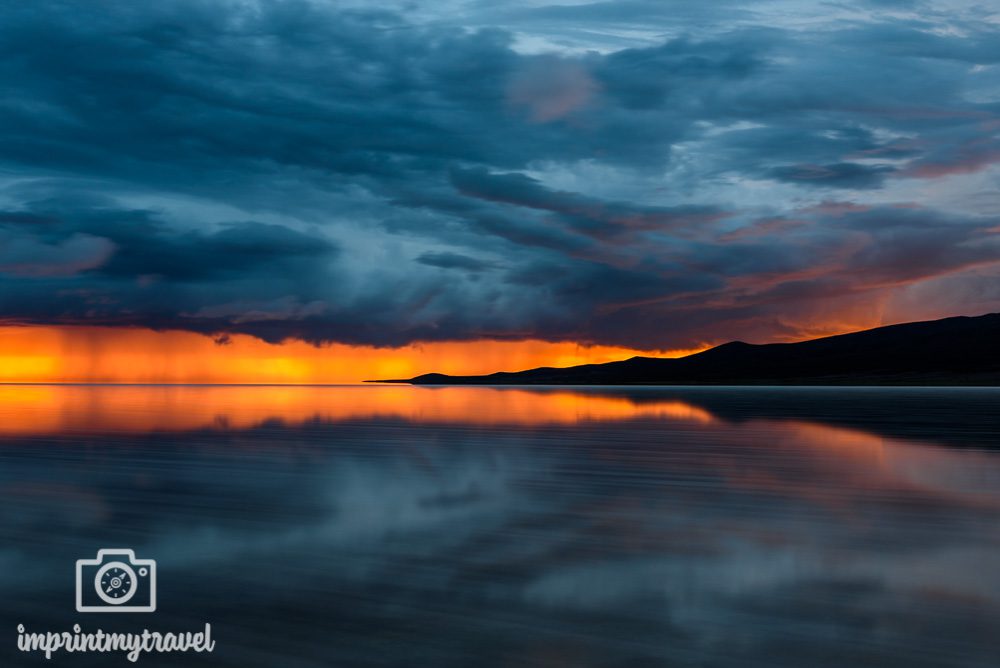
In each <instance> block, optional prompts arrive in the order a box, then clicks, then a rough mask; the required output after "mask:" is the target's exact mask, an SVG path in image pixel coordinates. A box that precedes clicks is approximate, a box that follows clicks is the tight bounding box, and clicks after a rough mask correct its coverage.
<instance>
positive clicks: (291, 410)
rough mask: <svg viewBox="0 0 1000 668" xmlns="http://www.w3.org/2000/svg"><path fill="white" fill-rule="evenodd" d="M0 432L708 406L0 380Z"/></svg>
mask: <svg viewBox="0 0 1000 668" xmlns="http://www.w3.org/2000/svg"><path fill="white" fill-rule="evenodd" d="M0 416H3V419H2V420H0V434H6V435H22V434H23V435H26V434H52V433H66V432H156V431H192V430H198V429H249V428H252V427H255V426H259V425H262V424H264V423H267V422H274V421H278V422H281V423H283V424H286V425H300V424H304V423H306V422H309V421H326V422H344V421H348V420H371V419H401V420H408V421H412V422H427V423H434V422H437V423H446V422H447V423H459V424H472V425H484V426H486V425H542V424H577V423H581V422H588V421H601V420H626V419H631V418H636V417H651V418H661V419H668V420H675V421H677V420H679V421H687V422H696V423H700V424H709V423H712V422H713V421H714V418H713V417H712V415H711V414H710V413H708V412H707V411H705V410H703V409H701V408H698V407H697V406H693V405H690V404H688V403H685V402H682V401H677V400H667V399H664V400H662V401H650V402H642V403H636V402H635V401H632V400H630V399H629V398H627V397H620V396H609V395H598V394H591V393H581V392H574V391H569V390H565V391H546V392H536V391H531V390H520V389H513V388H504V389H499V388H488V387H448V388H429V387H412V386H408V385H369V386H326V387H316V386H312V387H310V386H280V385H278V386H236V385H230V386H191V385H156V386H148V385H147V386H142V385H103V386H101V385H94V386H86V387H79V386H72V385H5V386H4V385H0Z"/></svg>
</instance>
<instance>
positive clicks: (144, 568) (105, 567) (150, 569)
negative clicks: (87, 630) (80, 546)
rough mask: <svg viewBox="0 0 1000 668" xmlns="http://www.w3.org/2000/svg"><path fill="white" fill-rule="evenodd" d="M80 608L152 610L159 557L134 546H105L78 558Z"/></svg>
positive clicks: (78, 604)
mask: <svg viewBox="0 0 1000 668" xmlns="http://www.w3.org/2000/svg"><path fill="white" fill-rule="evenodd" d="M76 609H77V612H153V611H155V610H156V561H155V560H154V559H136V558H135V552H133V551H132V550H114V549H104V550H98V551H97V558H96V559H78V560H77V562H76Z"/></svg>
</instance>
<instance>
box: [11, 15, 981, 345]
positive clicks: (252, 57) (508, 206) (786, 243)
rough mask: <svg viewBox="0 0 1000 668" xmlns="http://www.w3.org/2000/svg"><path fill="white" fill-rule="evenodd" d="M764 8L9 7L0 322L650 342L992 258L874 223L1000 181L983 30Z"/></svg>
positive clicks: (945, 217)
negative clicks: (950, 192)
mask: <svg viewBox="0 0 1000 668" xmlns="http://www.w3.org/2000/svg"><path fill="white" fill-rule="evenodd" d="M890 5H891V6H890ZM776 7H777V5H775V6H774V7H772V6H771V5H769V3H761V4H760V5H758V6H755V7H754V8H753V10H749V9H747V7H746V4H745V3H729V2H720V3H704V2H682V3H670V5H669V7H668V6H667V4H665V3H659V2H643V1H629V2H621V3H618V2H616V3H591V4H585V5H575V6H573V7H562V6H549V7H545V6H538V5H535V6H530V7H529V6H521V7H516V6H507V7H503V8H492V9H491V8H487V7H482V6H478V5H470V6H464V8H465V10H467V11H466V14H463V15H462V16H463V17H464V18H462V19H461V20H458V19H454V18H451V15H450V14H448V13H447V12H444V11H443V9H442V14H441V16H445V15H446V14H447V15H448V18H443V19H442V18H434V17H431V18H426V17H422V16H421V15H420V14H419V11H420V10H419V8H411V10H408V11H407V12H406V13H397V12H395V11H392V10H388V9H387V10H367V9H348V8H339V7H337V6H335V5H331V4H326V3H314V2H308V1H306V0H293V1H288V2H277V1H271V0H261V1H260V2H254V3H237V2H205V1H202V0H185V1H183V2H176V3H168V4H155V5H141V4H135V3H129V2H104V3H100V4H96V5H95V4H92V3H86V2H73V1H69V0H67V1H65V2H50V3H44V4H34V3H33V4H23V5H18V4H8V5H6V6H4V8H3V9H2V10H0V56H2V58H0V77H2V80H3V81H4V84H5V98H4V101H3V103H0V317H2V318H3V319H4V320H5V321H8V322H35V323H91V324H112V325H113V324H126V325H133V326H150V327H157V328H182V329H189V330H193V331H199V332H206V333H212V334H217V335H220V336H224V335H225V334H226V333H236V332H245V333H250V334H254V335H257V336H260V337H263V338H265V339H267V340H282V339H287V338H302V339H305V340H308V341H312V342H323V341H333V340H337V341H345V342H353V343H371V344H377V345H397V344H402V343H406V342H408V341H413V340H429V339H436V340H441V339H445V340H447V339H465V338H476V337H480V336H495V337H513V338H519V337H526V336H530V337H535V338H548V339H575V340H580V341H584V342H588V341H592V342H602V343H616V344H624V345H634V346H644V347H657V348H665V347H672V346H686V345H691V344H693V343H699V342H702V341H705V340H718V339H720V338H732V337H734V335H735V336H742V337H744V338H748V337H750V336H759V337H761V338H770V337H772V336H786V335H788V336H790V335H794V334H796V333H801V329H802V328H801V327H798V326H797V325H796V324H795V323H796V322H798V321H799V320H800V319H802V318H805V319H807V320H808V319H809V317H811V316H810V314H811V313H812V312H813V311H814V310H815V309H816V308H817V306H816V301H817V299H820V298H822V299H825V300H827V301H828V307H829V309H830V310H831V311H832V310H833V309H835V308H843V309H845V310H847V311H850V309H851V308H853V307H854V306H855V305H856V300H862V299H868V300H870V299H872V295H873V294H874V293H877V292H878V291H884V290H891V289H893V287H894V286H895V287H898V286H905V285H909V284H916V283H919V282H920V281H923V280H937V279H938V278H940V277H941V276H943V275H948V274H949V273H953V272H961V271H964V270H966V269H968V268H969V267H976V266H981V265H983V264H988V263H989V262H990V261H991V260H996V259H998V248H997V245H996V234H995V232H990V231H989V230H992V229H995V227H996V225H997V222H996V221H995V220H993V219H990V218H989V217H988V215H986V214H987V213H989V212H988V211H986V210H984V211H982V212H977V211H974V210H970V209H969V208H967V207H966V208H962V209H961V210H951V209H949V207H952V206H953V204H952V203H951V202H950V201H949V200H948V199H947V198H945V197H943V196H942V194H941V193H943V192H944V191H942V190H941V189H935V190H928V191H926V192H927V193H928V194H927V196H926V198H925V199H922V200H921V201H919V202H917V203H914V204H910V206H913V207H916V208H911V209H901V208H899V207H897V206H894V204H895V203H898V202H909V201H911V200H912V199H913V195H912V188H913V187H914V186H913V184H920V183H926V182H928V181H931V180H933V179H937V178H948V179H952V180H951V181H949V183H953V184H954V183H958V184H959V185H958V186H954V187H959V186H961V187H963V188H966V190H968V189H970V188H971V189H974V188H976V187H977V186H976V185H975V184H973V183H972V182H968V183H967V184H966V185H962V184H965V183H966V182H964V181H961V179H964V178H969V179H972V178H980V177H984V175H985V174H989V173H991V172H990V170H991V169H992V168H993V166H994V165H995V163H997V162H1000V150H998V148H997V139H996V137H997V128H998V127H1000V120H998V118H1000V117H998V110H1000V106H998V105H1000V97H998V91H1000V75H998V74H997V73H996V72H995V71H994V70H993V69H992V68H994V67H996V65H995V63H998V62H1000V52H998V51H997V49H996V45H997V44H1000V33H998V30H997V27H996V24H995V23H991V22H990V21H986V20H981V19H980V20H975V16H976V15H975V13H974V12H972V13H967V12H965V13H963V11H962V10H961V8H960V7H956V8H954V11H950V10H949V7H947V6H945V5H942V4H934V3H924V5H922V6H921V7H922V10H921V12H922V15H921V16H919V17H918V16H915V15H912V14H908V13H907V12H908V11H909V9H912V7H913V5H912V3H904V2H894V3H887V2H859V3H857V4H853V5H850V4H842V5H838V6H837V7H838V11H842V12H847V13H848V14H849V15H850V16H852V17H855V18H851V19H848V18H844V19H843V20H838V19H836V18H834V19H827V18H825V17H822V16H812V17H810V16H805V15H804V18H805V19H810V20H802V21H800V20H799V18H801V17H798V16H793V15H787V16H786V14H784V13H782V12H781V11H778V10H776V9H775V8H776ZM890 9H891V10H892V11H886V12H883V10H890ZM803 11H805V10H803ZM970 11H971V10H970ZM850 12H855V13H856V14H850ZM456 15H457V14H456ZM845 16H847V15H845ZM858 16H860V17H862V18H857V17H858ZM640 33H642V34H641V36H639V37H637V36H636V35H639V34H640ZM588 39H589V40H593V42H592V44H590V46H588V42H587V40H588ZM526 44H527V45H528V46H525V45H526ZM955 179H958V180H959V181H955ZM834 193H835V195H834ZM834 197H836V200H837V202H839V203H838V204H836V206H834V205H832V204H829V202H830V201H832V199H833V198H834ZM957 199H961V200H962V202H963V206H964V203H971V202H973V201H975V198H972V197H957ZM955 289H956V294H964V291H962V290H960V289H958V288H955Z"/></svg>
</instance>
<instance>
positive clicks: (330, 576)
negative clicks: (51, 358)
mask: <svg viewBox="0 0 1000 668" xmlns="http://www.w3.org/2000/svg"><path fill="white" fill-rule="evenodd" d="M998 408H1000V391H996V390H990V389H975V390H955V389H893V390H888V389H845V388H836V389H833V388H831V389H803V388H787V389H780V388H752V389H737V388H730V389H726V388H721V389H720V388H670V389H664V388H638V389H636V388H631V389H629V388H621V389H614V388H610V389H605V388H602V389H600V390H571V389H545V388H540V389H534V390H527V389H519V388H499V389H498V388H419V387H378V386H371V387H291V388H290V387H215V388H213V387H156V386H153V387H88V386H74V387H53V386H7V387H0V501H2V503H0V565H2V568H0V617H2V619H0V628H3V629H6V631H5V633H4V634H3V635H2V638H4V639H2V640H0V665H3V666H22V665H25V666H28V665H59V666H61V665H74V666H94V665H100V666H109V665H131V664H128V663H127V662H126V661H125V659H124V658H123V657H119V656H111V657H109V656H100V655H68V656H67V655H61V656H58V657H57V658H55V659H53V660H52V661H51V662H48V663H46V662H45V660H44V659H43V658H41V657H40V656H39V655H37V654H34V655H29V654H22V653H19V652H17V651H16V649H15V641H16V632H15V628H16V626H17V624H24V625H25V626H26V627H28V629H29V630H38V631H45V630H53V631H55V630H68V629H69V628H70V627H71V626H72V624H74V623H80V624H81V625H82V626H83V627H84V630H94V629H96V628H103V629H105V630H107V631H111V630H116V631H124V630H139V631H141V630H142V629H143V628H150V629H155V630H161V631H171V630H174V631H179V630H195V629H197V628H198V627H200V626H202V625H204V623H205V622H211V624H212V626H213V634H214V636H215V639H216V641H217V647H216V650H215V652H214V653H213V654H211V655H204V654H203V655H174V656H170V655H159V656H155V655H154V656H150V655H145V656H143V657H142V658H141V659H140V662H139V663H140V665H147V666H168V665H169V666H182V665H183V666H198V665H206V666H245V667H255V666H267V667H272V666H273V667H275V668H297V667H300V666H345V667H351V666H401V667H402V666H405V667H416V666H428V667H431V668H438V667H441V668H445V667H451V666H456V667H459V666H461V667H465V666H476V667H480V666H482V667H492V666H497V667H501V666H512V667H514V666H517V667H520V666H552V667H556V666H559V667H564V666H573V667H576V666H580V667H590V666H602V667H604V666H606V667H614V668H624V667H631V666H768V667H771V666H790V667H791V666H794V667H796V668H798V667H802V666H844V665H854V666H907V667H908V668H910V667H920V666H934V667H940V666H991V667H992V666H996V665H998V663H1000V568H998V564H1000V417H998ZM101 547H131V548H134V549H135V550H136V552H137V554H138V555H139V556H140V557H145V558H153V559H156V560H157V562H158V568H159V583H158V584H159V587H158V589H159V609H158V611H157V612H155V613H152V614H122V615H93V614H90V615H88V614H79V613H76V612H75V610H74V586H75V579H74V563H75V560H76V559H78V558H92V557H93V556H95V554H96V552H97V550H98V548H101Z"/></svg>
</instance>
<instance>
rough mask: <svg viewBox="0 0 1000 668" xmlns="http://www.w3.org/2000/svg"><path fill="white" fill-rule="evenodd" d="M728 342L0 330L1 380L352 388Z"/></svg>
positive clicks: (670, 353)
mask: <svg viewBox="0 0 1000 668" xmlns="http://www.w3.org/2000/svg"><path fill="white" fill-rule="evenodd" d="M964 315H967V316H974V315H981V314H964ZM949 317H953V316H949ZM892 324H902V323H901V322H878V323H867V324H866V325H864V326H860V327H857V328H854V329H841V328H838V329H834V330H823V329H820V330H819V331H816V332H813V333H811V334H810V335H802V336H798V337H789V338H786V339H784V340H769V341H751V342H752V343H793V342H798V341H807V340H811V339H814V338H823V337H827V336H836V335H839V334H848V333H852V332H856V331H863V330H867V329H873V328H876V327H881V326H886V325H892ZM735 340H742V339H740V338H739V337H733V338H726V339H724V340H721V339H720V340H716V341H713V342H712V343H711V344H709V343H705V344H703V345H701V346H698V347H695V348H691V349H687V350H657V349H652V350H640V349H629V348H621V347H614V346H602V345H596V344H586V343H574V342H566V341H539V340H530V339H529V340H497V339H480V340H470V341H431V342H416V343H413V344H410V345H407V346H401V347H396V348H392V347H381V348H380V347H372V346H351V345H344V344H337V343H328V344H309V343H306V342H303V341H284V342H279V343H269V342H267V341H263V340H261V339H259V338H256V337H252V336H249V335H241V334H236V335H214V336H213V335H211V334H198V333H194V332H189V331H182V330H168V331H155V330H149V329H141V328H134V327H130V328H120V327H95V326H84V325H70V326H38V325H0V383H5V384H18V383H40V384H45V383H93V384H217V385H243V384H247V385H257V384H263V385H270V384H275V385H286V384H287V385H323V384H345V383H346V384H356V383H364V382H367V381H371V380H373V379H379V378H390V377H391V378H404V377H411V376H417V375H420V374H423V373H430V372H435V373H444V374H448V375H456V376H473V375H485V374H489V373H493V372H496V371H520V370H524V369H531V368H536V367H557V368H561V367H570V366H577V365H580V364H602V363H605V362H613V361H620V360H624V359H628V358H630V357H635V356H643V357H660V358H680V357H686V356H688V355H693V354H695V353H699V352H703V351H705V350H708V349H710V348H712V347H715V346H716V345H721V344H723V343H728V342H731V341H735Z"/></svg>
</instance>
